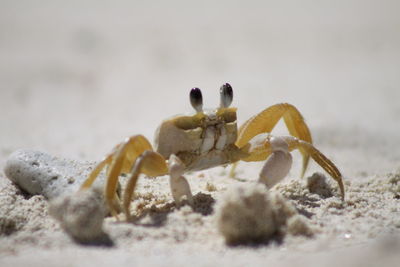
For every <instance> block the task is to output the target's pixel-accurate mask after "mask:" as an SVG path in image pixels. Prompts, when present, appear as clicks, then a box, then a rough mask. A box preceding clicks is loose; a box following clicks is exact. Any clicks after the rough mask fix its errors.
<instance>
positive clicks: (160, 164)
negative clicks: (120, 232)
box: [123, 150, 168, 220]
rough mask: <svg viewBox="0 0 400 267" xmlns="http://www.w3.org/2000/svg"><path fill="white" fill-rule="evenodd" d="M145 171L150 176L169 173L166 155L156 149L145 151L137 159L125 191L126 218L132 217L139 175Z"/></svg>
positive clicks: (124, 207) (124, 206)
mask: <svg viewBox="0 0 400 267" xmlns="http://www.w3.org/2000/svg"><path fill="white" fill-rule="evenodd" d="M141 173H143V174H146V175H148V176H152V177H155V176H161V175H165V174H167V173H168V166H167V163H166V160H165V159H164V157H163V156H162V155H161V154H159V153H157V152H155V151H150V150H147V151H144V152H143V154H141V155H140V156H139V158H138V159H137V160H136V162H135V165H134V166H133V168H132V171H131V172H130V173H129V176H128V183H127V185H126V187H125V190H124V193H123V209H124V213H125V216H126V220H129V218H130V210H129V207H130V204H131V200H132V197H133V192H134V191H135V187H136V183H137V180H138V178H139V175H140V174H141Z"/></svg>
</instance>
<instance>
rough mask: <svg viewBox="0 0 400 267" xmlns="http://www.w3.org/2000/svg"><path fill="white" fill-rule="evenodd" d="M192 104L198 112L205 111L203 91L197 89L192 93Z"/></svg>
mask: <svg viewBox="0 0 400 267" xmlns="http://www.w3.org/2000/svg"><path fill="white" fill-rule="evenodd" d="M190 104H192V107H193V108H194V109H195V110H196V112H202V111H203V96H202V94H201V90H200V89H199V88H197V87H195V88H193V89H192V90H191V91H190Z"/></svg>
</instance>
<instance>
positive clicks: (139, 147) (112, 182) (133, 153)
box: [81, 135, 153, 216]
mask: <svg viewBox="0 0 400 267" xmlns="http://www.w3.org/2000/svg"><path fill="white" fill-rule="evenodd" d="M146 150H153V148H152V147H151V145H150V143H149V141H147V139H146V138H145V137H144V136H142V135H134V136H132V137H129V138H127V139H126V140H125V141H124V142H123V143H121V144H119V145H117V146H116V147H115V148H114V149H113V151H112V152H111V153H110V154H109V155H107V156H106V157H105V158H104V159H103V160H102V161H101V162H100V163H99V164H98V165H97V166H96V167H95V168H94V169H93V171H92V172H91V173H90V174H89V176H88V178H87V179H86V181H85V182H84V183H83V184H82V186H81V190H83V189H87V188H89V187H90V186H91V185H92V184H93V182H94V181H95V180H96V178H97V177H98V175H99V174H100V172H101V171H102V170H103V169H104V167H106V166H108V168H107V173H106V176H107V180H106V186H105V199H106V202H107V204H108V206H109V208H110V212H111V214H112V215H114V216H116V215H117V210H118V205H117V203H116V202H115V201H114V200H115V199H116V197H117V196H116V189H117V185H118V177H119V175H120V174H121V173H127V172H129V171H130V168H131V166H132V165H133V163H134V162H135V161H136V159H137V158H138V157H139V155H140V154H142V153H143V152H144V151H146Z"/></svg>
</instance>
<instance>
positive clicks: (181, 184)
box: [168, 154, 193, 205]
mask: <svg viewBox="0 0 400 267" xmlns="http://www.w3.org/2000/svg"><path fill="white" fill-rule="evenodd" d="M168 169H169V174H170V179H169V183H170V186H171V193H172V197H173V198H174V200H175V203H177V204H178V205H182V204H184V202H185V200H186V201H187V202H188V203H189V205H193V196H192V192H191V191H190V186H189V183H188V181H187V180H186V178H185V177H184V176H183V175H182V174H183V173H184V171H185V165H184V164H183V163H182V161H181V160H180V159H179V158H178V157H177V156H175V155H174V154H172V155H171V156H170V157H169V160H168Z"/></svg>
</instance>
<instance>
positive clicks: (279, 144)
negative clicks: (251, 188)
mask: <svg viewBox="0 0 400 267" xmlns="http://www.w3.org/2000/svg"><path fill="white" fill-rule="evenodd" d="M270 145H271V150H272V153H271V155H270V156H269V157H268V159H267V161H266V162H265V164H264V167H263V168H262V170H261V172H260V178H259V180H258V181H259V182H260V183H263V184H265V185H266V186H267V187H268V188H271V187H273V186H274V185H275V184H277V183H278V182H280V181H281V180H282V179H283V178H285V177H286V175H287V174H288V173H289V170H290V168H291V167H292V155H290V153H289V146H288V144H287V143H286V142H285V140H283V138H279V137H271V139H270Z"/></svg>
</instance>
